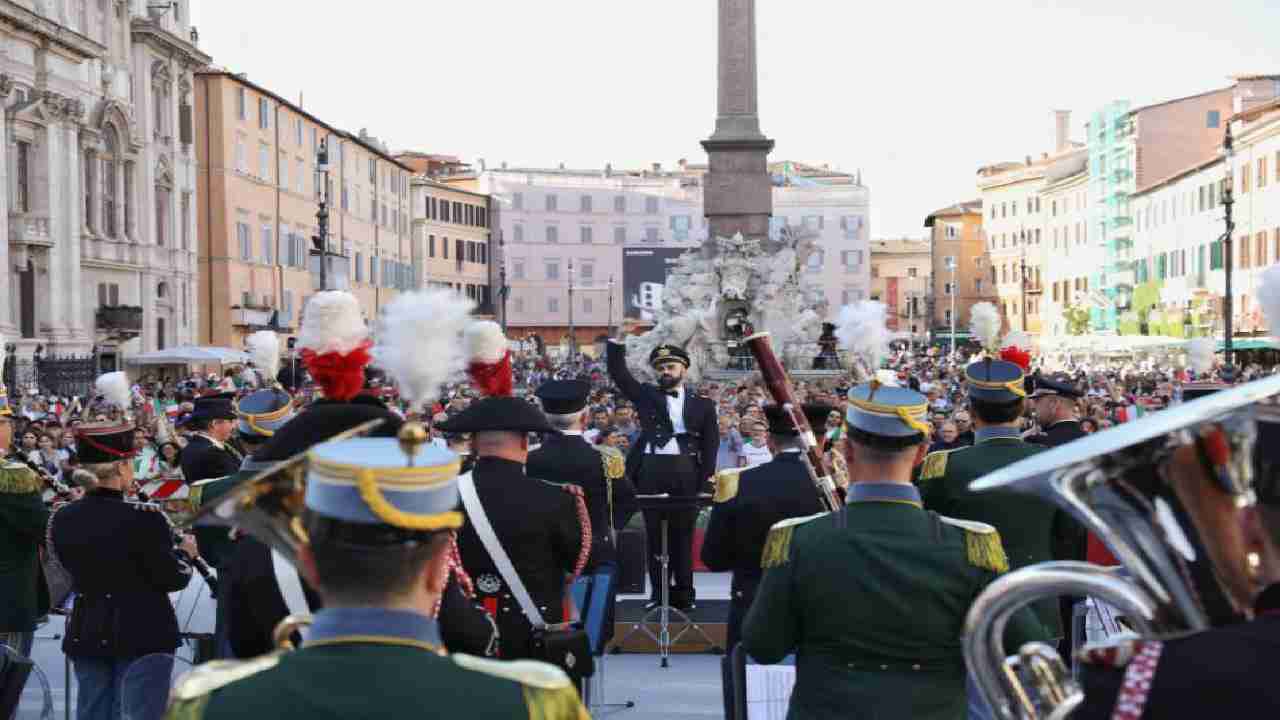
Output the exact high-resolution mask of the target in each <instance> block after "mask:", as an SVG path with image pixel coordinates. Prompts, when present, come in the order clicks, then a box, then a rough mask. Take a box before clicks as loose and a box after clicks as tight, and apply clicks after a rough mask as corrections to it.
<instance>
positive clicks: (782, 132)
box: [193, 0, 1280, 237]
mask: <svg viewBox="0 0 1280 720" xmlns="http://www.w3.org/2000/svg"><path fill="white" fill-rule="evenodd" d="M195 2H196V3H197V5H196V7H195V8H194V15H193V17H194V18H195V21H196V24H197V25H198V27H199V30H200V44H201V47H202V48H203V49H204V50H205V51H206V52H209V53H211V54H212V55H213V58H214V63H216V64H218V65H221V66H223V67H226V68H228V69H229V70H232V71H234V72H245V73H248V75H249V78H250V79H251V80H252V81H254V82H255V83H258V84H261V85H264V86H266V87H268V88H270V89H272V90H274V91H275V92H276V93H278V94H280V95H282V96H285V97H288V98H291V99H295V100H296V99H297V97H298V95H299V93H303V94H304V95H305V106H306V108H307V110H308V111H310V112H312V113H314V114H316V115H318V116H319V117H321V118H323V119H325V120H326V121H328V122H331V123H333V124H335V125H337V126H339V127H342V128H344V129H347V130H351V131H358V130H359V129H360V128H362V127H363V128H368V129H369V132H370V133H372V134H373V135H375V136H377V137H379V138H381V139H383V140H384V141H386V142H387V143H388V145H389V146H390V147H391V148H392V149H393V150H408V149H413V150H421V151H427V152H438V153H447V154H454V155H458V156H460V157H462V158H463V159H466V160H469V161H473V162H474V161H475V160H476V159H477V158H484V159H485V160H487V161H488V162H489V163H491V164H495V165H496V164H497V163H499V162H502V161H504V160H505V161H507V162H509V163H511V164H512V165H529V166H555V165H556V164H558V163H561V162H564V163H566V164H567V165H568V166H570V167H587V168H602V167H603V166H604V164H605V163H606V162H611V163H613V165H614V167H641V166H645V167H647V166H648V165H649V164H650V163H653V162H662V163H663V164H664V165H666V166H671V165H673V164H674V163H675V161H676V160H678V159H680V158H682V157H684V158H688V159H689V160H690V161H691V162H705V160H706V154H705V152H704V151H703V150H702V147H701V146H700V145H699V144H698V143H699V141H700V140H702V139H704V138H705V137H707V136H708V135H709V134H710V133H711V130H712V129H713V127H714V123H715V47H716V42H715V40H716V36H715V32H716V17H715V14H716V5H717V3H716V1H715V0H629V1H626V2H624V1H623V0H430V1H429V2H416V1H411V0H360V1H359V2H354V3H346V2H311V1H304V0H195ZM756 5H757V12H758V43H759V63H760V117H761V126H762V128H763V130H764V132H765V134H767V135H768V136H769V137H771V138H773V139H774V140H775V141H776V143H777V144H776V146H775V148H774V151H773V154H772V155H771V156H770V157H771V158H772V159H774V160H782V159H787V160H798V161H802V162H810V163H815V164H821V163H831V165H832V166H833V167H836V168H839V169H841V170H846V171H853V170H857V169H862V171H863V180H864V182H866V184H867V185H868V186H870V188H871V198H872V208H873V211H872V218H871V230H872V235H873V236H874V237H889V236H902V235H910V236H923V235H924V234H925V231H924V228H923V227H922V225H923V222H924V218H925V215H926V214H927V213H929V212H930V211H932V210H935V209H937V208H940V207H943V206H945V205H949V204H951V203H952V202H955V201H959V200H965V199H970V198H973V197H976V196H977V191H976V189H975V187H974V178H975V172H976V171H977V169H978V167H979V166H981V165H984V164H989V163H993V162H999V161H1002V160H1019V159H1022V158H1023V157H1024V156H1026V155H1028V154H1033V155H1038V154H1039V153H1041V152H1043V151H1047V150H1049V149H1050V143H1051V138H1052V129H1053V124H1052V119H1051V111H1052V110H1053V109H1055V108H1061V109H1070V110H1072V112H1073V114H1072V133H1073V137H1074V139H1077V140H1080V139H1083V134H1084V131H1083V126H1084V123H1085V121H1086V120H1087V116H1088V114H1089V113H1091V112H1092V111H1093V110H1095V109H1097V108H1098V107H1100V106H1101V105H1103V104H1105V103H1106V102H1109V101H1110V100H1113V99H1121V98H1123V99H1128V100H1130V101H1131V102H1133V103H1134V105H1135V106H1136V105H1140V104H1146V103H1151V102H1160V101H1163V100H1167V99H1171V98H1175V97H1179V96H1183V95H1190V94H1194V93H1197V92H1202V91H1205V90H1210V89H1213V88H1215V87H1223V86H1226V85H1227V84H1228V81H1227V76H1229V75H1233V74H1246V73H1247V74H1263V73H1280V43H1277V42H1275V35H1274V33H1275V29H1276V28H1278V27H1280V2H1278V1H1277V0H1224V1H1222V2H1214V3H1210V2H1190V1H1189V0H1187V1H1183V0H1179V1H1178V2H1168V0H1123V1H1122V2H1116V1H1115V0H1062V1H1060V2H1052V1H1051V0H979V1H978V2H972V3H956V2H950V1H947V2H941V1H940V2H916V1H912V0H899V1H898V2H891V3H869V2H856V1H854V0H757V3H756ZM1268 33H1270V37H1268Z"/></svg>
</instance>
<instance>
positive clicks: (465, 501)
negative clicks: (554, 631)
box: [458, 473, 547, 629]
mask: <svg viewBox="0 0 1280 720" xmlns="http://www.w3.org/2000/svg"><path fill="white" fill-rule="evenodd" d="M458 494H459V495H460V496H461V497H462V507H463V508H465V509H466V511H467V520H468V521H469V522H470V523H471V528H472V529H473V530H475V531H476V535H477V536H479V538H480V543H481V544H482V545H484V549H485V550H486V551H487V552H488V553H489V559H490V560H492V561H493V564H494V565H495V566H496V567H497V569H498V574H499V575H501V576H502V579H503V580H506V581H507V587H509V588H511V594H512V595H515V596H516V602H517V603H519V604H520V610H521V611H523V612H524V616H525V617H526V618H528V620H529V624H530V625H532V626H533V627H534V628H535V629H542V628H545V627H546V626H547V621H546V620H544V619H543V617H542V613H541V612H540V611H539V610H538V605H537V603H535V602H534V601H533V598H532V597H531V596H530V595H529V591H528V590H527V589H525V586H524V583H523V582H522V581H521V580H520V575H519V574H518V573H517V572H516V568H515V566H514V565H512V564H511V558H510V557H508V556H507V551H506V550H504V549H503V547H502V543H501V542H499V541H498V535H497V533H495V532H494V531H493V525H490V524H489V517H488V516H487V515H485V512H484V505H481V504H480V495H479V494H478V493H476V483H475V480H474V479H472V477H471V473H466V474H465V475H460V476H458Z"/></svg>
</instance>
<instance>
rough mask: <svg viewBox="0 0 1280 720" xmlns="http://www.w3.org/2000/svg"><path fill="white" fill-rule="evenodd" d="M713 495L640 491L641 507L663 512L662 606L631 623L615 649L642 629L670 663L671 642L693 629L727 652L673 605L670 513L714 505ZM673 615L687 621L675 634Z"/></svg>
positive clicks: (662, 661)
mask: <svg viewBox="0 0 1280 720" xmlns="http://www.w3.org/2000/svg"><path fill="white" fill-rule="evenodd" d="M711 497H712V496H711V495H709V494H706V493H704V494H700V495H693V496H688V495H669V494H667V493H661V494H658V495H636V504H637V505H639V507H640V509H641V510H651V511H657V512H658V513H659V520H658V528H659V529H658V532H660V533H661V534H662V535H661V548H662V551H661V554H660V555H658V582H659V584H660V585H661V586H662V587H661V588H660V589H659V590H658V606H657V607H655V608H653V609H652V610H650V611H649V612H647V613H645V614H644V615H643V616H642V617H641V618H640V620H639V622H637V623H636V624H634V625H632V626H631V631H630V632H628V633H627V634H626V635H624V636H623V637H622V640H620V641H618V643H617V645H615V651H617V648H621V647H622V646H623V645H625V644H626V642H627V640H628V639H629V638H630V637H631V636H632V635H635V634H636V633H638V632H639V633H644V634H645V635H648V636H649V639H651V640H653V642H654V643H655V644H657V646H658V658H659V661H658V665H659V667H664V668H665V667H669V663H668V660H667V658H668V656H669V655H670V654H671V646H672V645H673V644H675V643H677V642H680V638H682V637H684V634H685V633H687V632H689V631H690V630H692V631H694V632H696V633H697V634H698V635H701V636H702V639H703V640H704V641H706V643H707V645H710V646H711V652H713V653H717V654H719V653H722V652H724V651H723V650H722V649H721V648H720V646H718V645H716V644H715V642H713V641H712V640H711V638H710V637H708V636H707V633H706V631H704V630H703V629H702V626H700V625H698V624H697V623H695V622H693V620H692V619H690V618H689V616H688V615H687V614H686V613H685V612H684V611H683V610H677V609H676V608H673V607H671V551H670V548H669V542H670V539H669V535H670V533H669V531H668V528H669V522H668V520H667V513H669V512H671V511H674V510H690V509H693V510H696V509H698V508H699V507H702V506H705V505H710V504H711ZM646 530H647V528H646ZM655 615H656V616H657V620H653V619H651V618H652V617H653V616H655ZM672 615H675V616H676V617H677V618H679V621H681V622H683V623H684V627H683V628H681V629H680V632H678V633H676V635H675V637H672V636H671V616H672ZM653 624H656V625H657V626H658V633H657V634H656V635H655V634H654V633H653V631H652V630H650V629H649V626H650V625H653Z"/></svg>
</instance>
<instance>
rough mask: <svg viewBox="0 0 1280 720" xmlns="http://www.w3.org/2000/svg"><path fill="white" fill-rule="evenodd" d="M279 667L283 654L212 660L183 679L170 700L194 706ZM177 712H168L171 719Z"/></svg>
mask: <svg viewBox="0 0 1280 720" xmlns="http://www.w3.org/2000/svg"><path fill="white" fill-rule="evenodd" d="M279 663H280V653H278V652H273V653H268V654H266V655H260V656H258V657H256V658H250V659H248V660H211V661H209V662H207V663H203V664H201V665H197V666H195V667H194V668H192V669H191V670H190V671H189V672H187V673H185V674H184V675H183V676H182V677H180V678H178V683H177V684H176V685H174V687H173V694H172V695H171V696H170V697H171V698H172V701H173V702H174V703H175V704H176V703H189V702H195V701H198V700H200V699H202V698H206V699H207V698H208V696H209V695H210V694H212V693H213V692H214V691H216V690H220V689H222V688H224V687H226V686H228V685H230V684H231V683H234V682H239V681H241V680H244V679H245V678H247V677H252V676H254V675H257V674H258V673H260V672H263V671H264V670H270V669H271V668H273V667H275V666H276V665H277V664H279ZM173 711H174V708H173V707H172V706H171V707H170V708H169V717H174V715H173ZM178 717H199V715H180V716H178Z"/></svg>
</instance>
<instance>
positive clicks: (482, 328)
mask: <svg viewBox="0 0 1280 720" xmlns="http://www.w3.org/2000/svg"><path fill="white" fill-rule="evenodd" d="M462 344H463V345H464V346H465V351H466V357H467V360H469V361H471V362H482V363H496V362H498V361H499V360H501V359H502V356H503V355H506V354H507V346H508V344H509V343H508V342H507V336H506V335H503V334H502V326H501V325H499V324H498V323H496V322H494V321H492V320H476V321H475V322H472V323H471V324H469V325H467V327H466V329H465V330H463V332H462Z"/></svg>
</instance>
